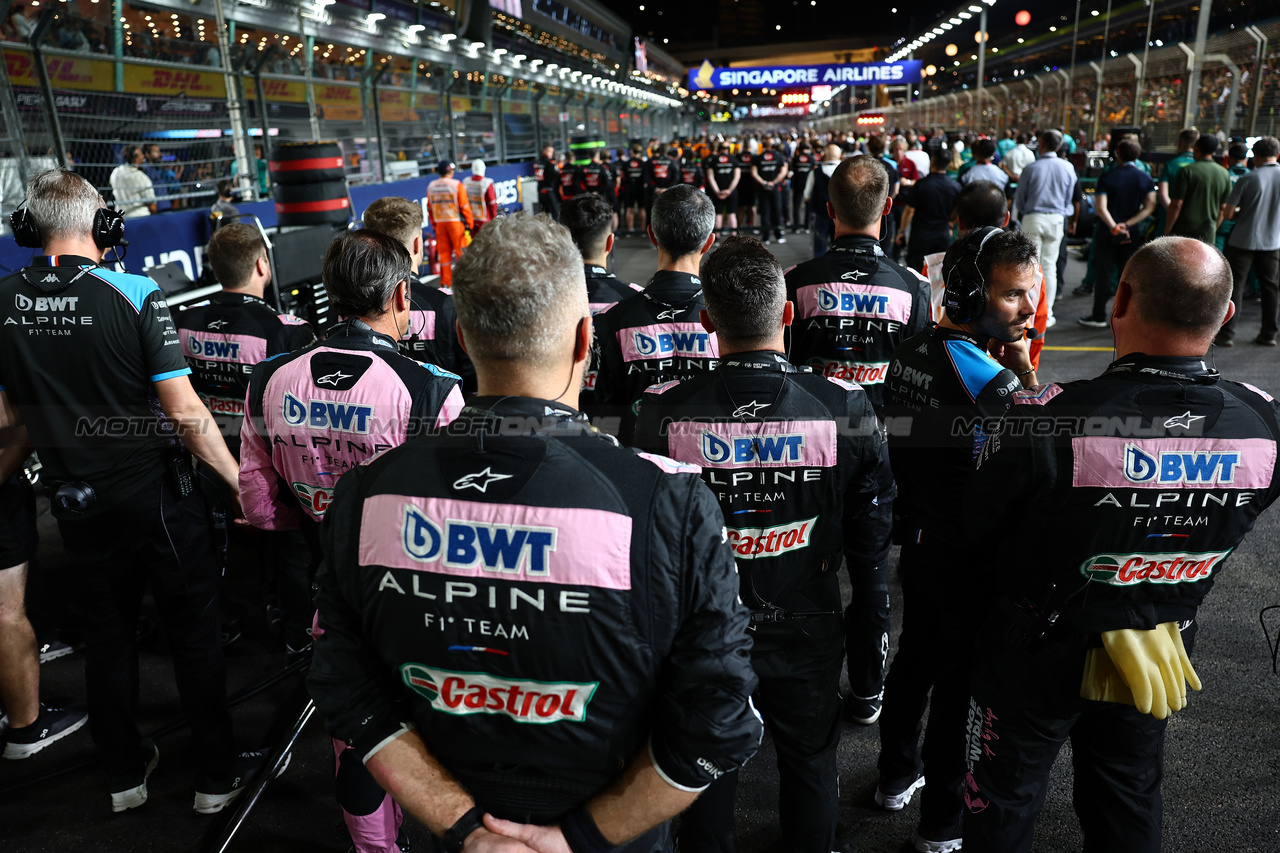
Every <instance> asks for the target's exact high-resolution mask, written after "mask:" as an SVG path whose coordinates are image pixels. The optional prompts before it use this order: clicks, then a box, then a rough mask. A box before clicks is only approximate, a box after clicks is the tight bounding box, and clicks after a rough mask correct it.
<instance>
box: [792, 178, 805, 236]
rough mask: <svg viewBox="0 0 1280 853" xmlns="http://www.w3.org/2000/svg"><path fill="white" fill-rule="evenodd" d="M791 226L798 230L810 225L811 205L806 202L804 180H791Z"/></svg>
mask: <svg viewBox="0 0 1280 853" xmlns="http://www.w3.org/2000/svg"><path fill="white" fill-rule="evenodd" d="M791 227H792V228H794V229H795V230H796V231H797V232H799V231H800V229H801V228H808V227H809V205H807V204H805V203H804V181H800V180H795V181H792V182H791Z"/></svg>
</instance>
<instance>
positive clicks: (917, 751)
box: [879, 539, 979, 838]
mask: <svg viewBox="0 0 1280 853" xmlns="http://www.w3.org/2000/svg"><path fill="white" fill-rule="evenodd" d="M957 550H958V549H957V548H955V547H954V546H953V545H951V544H950V543H946V542H943V543H940V544H933V543H929V542H928V541H927V539H926V541H925V543H924V544H920V543H917V542H909V543H907V544H905V545H903V546H902V560H901V563H900V564H899V565H900V574H901V576H902V597H903V604H902V617H901V618H902V634H901V635H900V636H899V638H898V653H897V654H896V655H894V658H893V663H892V664H891V665H890V666H889V674H888V676H887V677H886V678H885V684H884V708H883V710H882V712H881V715H880V760H879V769H880V786H881V788H882V789H883V790H886V791H899V790H902V789H904V788H906V787H907V785H909V784H910V783H911V782H912V780H914V779H915V778H916V775H917V774H918V773H919V772H920V771H921V769H923V771H924V774H925V779H926V781H927V784H926V785H925V787H924V789H923V791H922V792H921V795H920V824H921V826H922V827H924V829H925V830H926V831H928V832H930V833H938V834H940V835H944V836H945V837H948V838H958V837H959V836H960V823H961V811H962V800H961V785H962V783H963V780H964V723H965V707H966V702H967V700H968V695H969V694H968V673H969V656H970V649H971V647H972V642H973V631H974V627H973V626H974V625H975V615H976V613H977V611H978V610H979V607H978V605H977V604H976V603H975V601H974V598H975V596H974V593H973V592H972V591H971V588H972V586H973V585H974V584H975V583H976V580H975V578H974V569H973V568H972V566H971V562H970V559H969V558H968V557H966V556H965V555H963V554H957ZM931 693H932V696H931V695H930V694H931ZM926 708H928V709H929V725H928V728H927V729H925V728H924V712H925V709H926ZM922 730H923V731H924V744H923V746H921V744H920V734H921V731H922Z"/></svg>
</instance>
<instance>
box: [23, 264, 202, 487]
mask: <svg viewBox="0 0 1280 853" xmlns="http://www.w3.org/2000/svg"><path fill="white" fill-rule="evenodd" d="M0 306H3V308H2V309H0V310H3V312H4V313H5V317H4V320H3V326H4V330H3V333H0V386H2V387H3V390H4V391H5V392H6V393H7V394H8V397H9V399H10V400H11V401H12V402H13V403H14V404H15V405H16V406H17V408H18V411H19V412H20V413H21V415H22V420H23V421H24V422H25V423H26V425H27V429H28V431H29V432H30V435H31V441H32V443H33V444H34V445H35V447H36V450H37V451H39V453H40V461H41V462H42V463H43V464H44V468H45V472H46V474H47V476H48V478H49V480H51V481H55V482H59V481H60V482H74V481H84V482H87V483H88V484H89V485H90V486H92V487H93V489H94V491H95V492H97V495H98V503H97V505H96V507H95V509H98V510H101V509H104V508H106V507H107V506H110V505H111V504H112V503H115V502H118V501H119V500H120V499H122V498H125V497H128V496H129V495H130V494H132V493H133V492H134V491H136V490H137V489H139V488H141V487H142V486H143V485H144V484H146V483H147V482H149V481H152V480H154V479H156V478H157V477H159V476H161V474H162V471H163V469H164V467H165V465H166V463H167V459H168V456H169V454H170V453H171V452H172V451H173V450H174V449H176V448H177V447H178V446H179V442H178V439H177V438H176V436H175V435H174V432H173V427H172V426H171V425H170V423H169V422H168V421H167V420H166V419H165V417H164V413H163V412H162V410H161V409H160V403H159V400H158V399H157V398H156V395H155V392H154V389H153V387H152V383H154V382H158V381H162V380H165V379H172V378H175V377H178V376H187V375H188V374H190V373H191V369H190V368H189V367H188V366H187V362H186V360H185V359H184V358H183V356H182V346H181V344H180V342H179V340H178V332H177V330H176V329H175V328H174V324H173V318H172V317H171V316H170V314H169V306H168V304H167V303H166V302H165V298H164V294H163V293H162V292H161V290H160V288H159V286H158V285H156V283H155V282H154V281H152V280H151V279H149V278H146V277H145V276H140V275H130V274H128V273H119V272H115V271H113V270H108V269H106V268H104V267H100V266H97V265H96V264H95V263H94V262H93V261H92V260H90V259H89V258H81V257H75V256H71V255H55V256H52V257H38V258H35V259H34V260H33V261H32V262H31V265H30V266H28V267H26V268H25V269H23V270H20V271H18V272H16V273H13V274H12V275H9V276H6V277H5V278H3V279H0Z"/></svg>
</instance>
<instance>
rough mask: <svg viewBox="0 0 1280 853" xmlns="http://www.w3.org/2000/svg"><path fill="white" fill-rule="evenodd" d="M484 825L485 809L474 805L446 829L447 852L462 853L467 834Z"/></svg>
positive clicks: (445, 846) (444, 839) (445, 845)
mask: <svg viewBox="0 0 1280 853" xmlns="http://www.w3.org/2000/svg"><path fill="white" fill-rule="evenodd" d="M482 826H484V809H482V808H480V807H479V806H472V807H471V810H470V811H468V812H467V813H466V814H464V815H463V816H462V817H460V818H458V822H457V823H455V824H454V825H453V826H451V827H449V829H448V830H446V831H445V834H444V838H443V839H441V840H442V841H443V842H444V849H445V851H446V853H462V845H463V844H464V843H465V842H466V840H467V836H468V835H470V834H471V833H473V832H475V831H476V830H477V829H479V828H480V827H482Z"/></svg>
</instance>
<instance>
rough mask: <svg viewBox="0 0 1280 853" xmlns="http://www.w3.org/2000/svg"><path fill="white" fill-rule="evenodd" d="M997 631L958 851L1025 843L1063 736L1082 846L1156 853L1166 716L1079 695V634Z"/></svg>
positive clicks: (982, 691) (1008, 850)
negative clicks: (1021, 640) (1005, 641)
mask: <svg viewBox="0 0 1280 853" xmlns="http://www.w3.org/2000/svg"><path fill="white" fill-rule="evenodd" d="M1099 281H1105V280H1103V279H1100V280H1099ZM995 621H996V620H993V623H994V622H995ZM1194 630H1195V623H1194V622H1193V623H1191V626H1190V627H1189V628H1188V629H1186V630H1184V631H1183V642H1184V644H1185V645H1186V646H1187V649H1188V651H1190V650H1191V648H1192V647H1193V646H1194ZM1000 633H1001V631H1000V630H999V629H998V628H997V627H996V625H995V624H993V625H992V626H989V627H988V629H987V630H984V632H983V639H982V640H979V642H978V644H977V654H976V658H977V660H978V663H977V664H976V665H975V667H974V671H973V677H972V699H971V700H970V703H969V705H970V707H969V711H968V712H967V713H968V714H969V717H968V719H969V721H970V725H969V732H968V747H967V752H966V766H967V773H968V775H967V776H966V792H965V802H966V810H965V815H964V849H965V851H966V853H975V851H976V853H984V851H1000V853H1025V851H1030V850H1031V840H1032V834H1033V831H1034V829H1035V821H1036V816H1037V815H1038V814H1039V813H1040V807H1041V806H1042V805H1043V804H1044V798H1045V792H1046V789H1047V784H1048V779H1049V770H1050V768H1051V767H1052V766H1053V762H1054V760H1055V759H1056V758H1057V756H1058V751H1059V750H1060V749H1061V748H1062V744H1063V743H1064V742H1066V740H1067V738H1070V739H1071V751H1072V764H1073V766H1074V771H1075V772H1074V787H1073V790H1072V797H1073V800H1074V804H1075V809H1076V814H1077V815H1079V818H1080V825H1081V829H1082V830H1083V832H1084V850H1085V851H1086V853H1157V851H1159V850H1160V833H1161V819H1162V817H1163V813H1164V804H1163V800H1162V798H1161V795H1160V782H1161V779H1162V778H1163V775H1164V733H1165V727H1166V724H1167V723H1168V720H1167V719H1166V720H1157V719H1155V718H1154V717H1152V716H1151V715H1149V714H1140V713H1139V712H1138V711H1137V710H1136V709H1135V708H1133V707H1132V706H1130V705H1120V704H1116V703H1113V702H1093V701H1089V700H1086V699H1082V698H1080V681H1081V678H1082V676H1083V673H1084V659H1085V652H1086V648H1087V645H1088V643H1087V638H1086V637H1085V636H1084V635H1068V636H1065V637H1059V638H1056V639H1054V640H1053V641H1052V642H1045V643H1041V644H1038V645H1035V646H1033V647H1031V648H1030V649H1017V648H1010V647H1007V646H1001V645H1000V644H999V643H998V642H996V641H994V639H993V641H991V642H987V641H986V637H987V636H988V635H989V636H991V637H992V638H995V637H998V636H1000ZM926 790H927V788H926Z"/></svg>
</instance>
